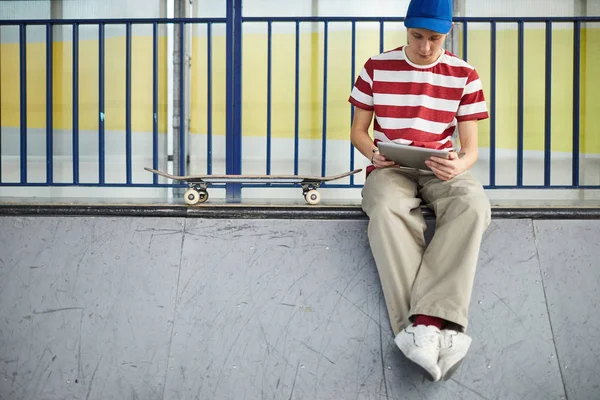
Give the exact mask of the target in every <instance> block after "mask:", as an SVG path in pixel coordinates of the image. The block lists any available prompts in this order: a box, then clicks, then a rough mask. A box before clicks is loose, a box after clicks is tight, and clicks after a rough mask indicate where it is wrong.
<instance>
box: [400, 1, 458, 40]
mask: <svg viewBox="0 0 600 400" xmlns="http://www.w3.org/2000/svg"><path fill="white" fill-rule="evenodd" d="M404 26H406V27H407V28H422V29H429V30H431V31H434V32H438V33H442V34H444V35H445V34H447V33H448V32H450V28H452V0H411V2H410V5H409V6H408V11H407V12H406V19H405V20H404Z"/></svg>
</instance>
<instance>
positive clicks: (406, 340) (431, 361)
mask: <svg viewBox="0 0 600 400" xmlns="http://www.w3.org/2000/svg"><path fill="white" fill-rule="evenodd" d="M394 341H395V342H396V345H398V347H399V348H400V350H401V351H402V353H404V355H405V356H406V358H408V359H409V360H411V361H413V362H414V363H416V364H417V365H419V366H420V367H421V368H423V370H425V372H426V373H427V375H428V378H430V379H431V380H432V381H433V382H436V381H439V380H440V378H441V376H442V371H441V370H440V367H439V366H438V359H439V352H440V330H439V329H438V328H437V327H435V326H425V325H417V326H414V325H410V326H408V327H406V328H404V329H403V330H402V331H401V332H400V333H399V334H398V335H397V336H396V338H395V339H394Z"/></svg>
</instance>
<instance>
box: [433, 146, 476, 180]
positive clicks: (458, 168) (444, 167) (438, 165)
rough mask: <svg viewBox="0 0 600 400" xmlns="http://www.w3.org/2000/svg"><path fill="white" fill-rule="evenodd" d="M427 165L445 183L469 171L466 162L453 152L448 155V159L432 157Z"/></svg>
mask: <svg viewBox="0 0 600 400" xmlns="http://www.w3.org/2000/svg"><path fill="white" fill-rule="evenodd" d="M425 164H427V166H428V167H429V168H431V170H432V171H433V173H434V174H435V176H437V177H438V178H439V179H441V180H443V181H448V180H450V179H452V178H454V177H455V176H456V175H459V174H461V173H463V172H465V171H466V170H467V169H468V167H467V164H466V163H465V161H464V160H463V159H462V158H460V157H459V156H458V155H457V154H456V153H455V152H453V151H451V152H450V153H449V154H448V159H445V158H440V157H430V159H429V160H427V161H425Z"/></svg>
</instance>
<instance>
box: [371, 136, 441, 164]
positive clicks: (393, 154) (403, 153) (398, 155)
mask: <svg viewBox="0 0 600 400" xmlns="http://www.w3.org/2000/svg"><path fill="white" fill-rule="evenodd" d="M377 147H378V148H379V153H380V154H381V155H382V156H385V158H387V159H388V160H391V161H395V162H396V164H398V165H400V166H401V167H408V168H416V169H423V170H428V171H431V168H429V167H428V166H427V165H426V164H425V161H426V160H429V158H430V157H431V156H435V157H440V158H448V153H450V151H452V150H453V149H451V148H448V149H442V150H434V149H427V148H423V147H414V146H407V145H402V144H396V143H389V142H378V143H377Z"/></svg>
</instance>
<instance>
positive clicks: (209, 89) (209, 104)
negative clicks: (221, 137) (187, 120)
mask: <svg viewBox="0 0 600 400" xmlns="http://www.w3.org/2000/svg"><path fill="white" fill-rule="evenodd" d="M206 30H207V31H206V40H207V50H206V51H207V53H208V54H207V55H206V63H207V66H206V69H207V74H206V75H207V77H206V80H207V82H206V97H207V99H206V105H207V106H206V108H207V110H206V114H207V115H206V153H207V154H206V173H207V174H209V175H210V174H212V148H213V137H212V22H209V23H208V25H207V26H206Z"/></svg>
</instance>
